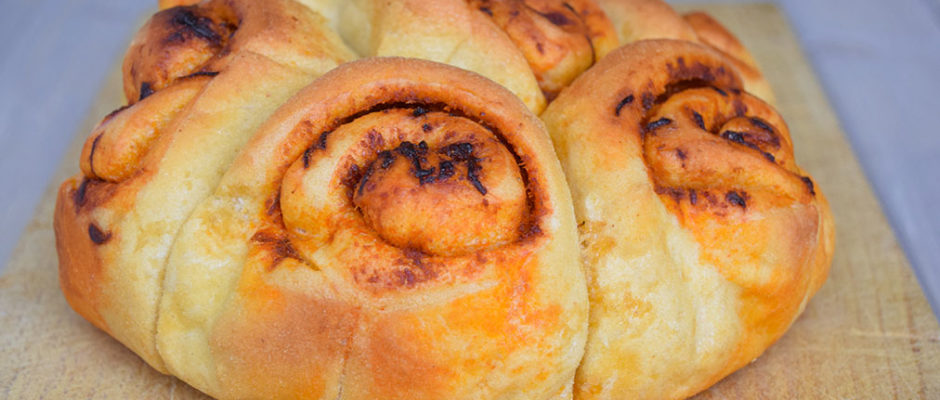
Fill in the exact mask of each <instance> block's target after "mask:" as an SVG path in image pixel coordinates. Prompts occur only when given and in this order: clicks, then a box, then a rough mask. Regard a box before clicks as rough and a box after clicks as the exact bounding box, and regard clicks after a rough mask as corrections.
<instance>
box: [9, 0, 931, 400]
mask: <svg viewBox="0 0 940 400" xmlns="http://www.w3.org/2000/svg"><path fill="white" fill-rule="evenodd" d="M700 8H704V9H705V10H707V11H709V12H711V13H712V14H713V15H715V16H716V17H717V18H718V19H719V20H721V21H723V22H725V23H726V24H727V25H728V26H729V27H730V28H731V30H732V31H734V32H736V33H737V34H738V35H739V36H741V37H742V40H743V41H744V42H745V44H746V45H747V46H748V47H749V48H750V49H751V50H752V52H753V53H754V55H755V58H756V59H757V60H758V62H759V63H760V64H761V66H762V67H763V69H764V71H765V72H766V74H767V76H768V78H769V80H770V82H771V83H772V85H773V86H774V89H775V91H776V94H777V100H778V105H779V108H780V109H781V111H782V113H783V115H784V117H785V118H786V119H787V121H788V122H789V124H790V128H791V131H792V132H793V136H794V141H795V142H796V147H797V149H796V150H797V158H798V159H799V161H800V162H801V164H802V165H803V166H804V167H805V168H806V169H807V170H809V172H810V173H812V175H813V176H814V177H816V179H817V180H818V182H819V185H820V187H821V188H822V189H823V190H824V191H825V192H826V194H827V195H828V196H829V199H830V201H831V202H832V207H833V211H834V213H835V218H836V224H837V228H838V237H837V246H836V255H835V261H834V264H833V266H832V272H831V274H830V277H829V281H828V282H827V283H826V285H825V286H824V287H823V289H822V290H821V291H820V292H819V294H818V295H817V296H816V298H815V299H814V300H813V301H812V302H811V303H810V304H809V306H808V307H807V309H806V311H805V313H804V314H803V316H802V317H800V319H799V320H798V321H797V322H796V323H795V324H794V326H793V327H792V329H791V330H790V332H788V333H787V334H786V335H785V336H784V337H783V339H781V340H780V341H779V342H778V343H777V344H776V345H775V346H773V347H771V348H770V349H769V350H768V351H767V352H766V353H765V354H764V355H763V356H762V357H761V358H759V359H758V360H757V361H756V362H754V363H753V364H751V365H749V366H748V367H746V368H744V369H742V370H740V371H738V372H737V373H735V374H734V375H732V376H730V377H728V378H727V379H725V380H724V381H722V382H720V383H719V384H717V385H716V386H715V387H713V388H712V389H710V390H709V391H707V392H705V393H703V394H701V395H700V397H701V398H705V399H709V398H730V399H738V398H770V399H780V398H801V399H805V398H878V399H882V398H901V399H913V398H940V327H938V324H937V320H936V319H935V317H934V315H933V314H932V313H931V310H930V308H929V306H928V305H927V302H926V300H925V298H924V295H923V293H922V292H921V289H920V287H919V286H918V284H917V281H916V280H915V278H914V276H913V274H912V271H911V269H910V266H909V265H908V262H907V260H906V259H905V257H904V254H903V252H902V251H901V249H900V248H899V246H898V243H897V241H896V240H895V238H894V236H893V234H892V232H891V229H890V228H889V226H888V224H887V222H886V220H885V217H884V215H883V214H882V212H881V209H880V207H879V205H878V203H877V201H876V200H875V197H874V196H873V194H872V191H871V188H870V187H869V184H868V182H867V181H866V180H865V177H864V176H863V174H862V172H861V169H860V168H859V165H858V162H857V160H856V159H855V157H854V155H853V154H852V151H851V149H850V147H849V145H848V143H847V142H846V140H845V137H844V135H843V134H842V132H841V130H840V128H839V125H838V122H837V121H836V118H835V117H834V115H833V112H832V109H831V108H830V106H829V105H828V104H827V102H826V99H825V96H824V95H823V93H822V91H821V90H820V88H819V85H818V83H817V81H816V79H815V77H814V76H813V74H812V71H811V69H810V68H809V66H808V64H807V62H806V59H805V57H804V56H803V53H802V52H801V50H800V48H799V46H798V45H797V42H796V40H795V38H794V36H793V34H792V32H791V31H790V30H789V27H788V25H787V23H786V21H785V20H784V19H783V17H782V16H781V15H780V13H779V12H778V11H777V10H776V9H775V8H774V7H773V6H771V5H767V4H754V5H714V6H707V7H700ZM683 9H689V8H688V7H683ZM118 76H119V75H118V74H117V72H116V71H115V73H114V74H113V78H112V79H111V80H110V82H109V83H108V85H107V86H106V87H105V88H103V89H102V94H101V96H100V99H99V101H98V102H97V103H96V105H95V106H94V108H93V110H92V111H91V114H90V116H89V119H88V121H87V122H86V124H85V126H83V127H81V128H80V129H79V131H78V132H77V134H76V138H75V140H74V143H73V144H72V146H71V150H70V152H69V153H68V154H67V156H66V157H65V159H64V161H63V163H62V165H61V167H60V169H59V172H58V173H57V175H56V176H55V178H54V180H53V182H52V183H51V184H50V186H49V188H48V190H47V191H46V194H45V196H44V198H43V200H42V202H41V203H40V204H39V206H38V208H37V212H36V215H35V217H34V218H33V220H32V222H31V223H30V225H29V226H27V228H26V231H25V233H24V234H23V237H22V238H21V240H20V242H19V244H18V246H17V248H16V250H15V252H14V255H13V257H12V258H11V259H10V264H9V265H8V266H7V267H6V269H5V273H4V275H3V276H2V277H0V326H2V328H0V396H2V397H4V398H11V399H38V398H45V399H73V398H96V399H127V398H185V399H193V398H203V397H204V396H203V395H201V394H200V393H199V392H197V391H195V390H194V389H192V388H190V387H189V386H187V385H186V384H185V383H182V382H180V381H179V380H177V379H175V378H171V377H167V376H163V375H160V374H159V373H157V372H155V371H154V370H152V369H151V368H149V367H148V366H147V365H146V364H145V363H143V362H142V361H141V360H140V359H138V358H137V357H136V356H135V355H134V354H133V353H131V352H130V351H129V350H127V349H125V348H124V347H123V346H121V345H120V344H119V343H118V342H117V341H115V340H113V339H111V338H110V337H109V336H107V335H106V334H104V333H102V332H100V331H98V330H96V329H95V328H93V327H92V326H91V325H90V324H89V323H87V322H85V321H84V320H83V319H81V318H80V317H79V316H78V315H76V314H75V313H74V312H72V310H71V309H69V307H68V305H67V304H66V302H65V299H64V298H63V297H62V294H61V292H60V291H59V287H58V280H57V278H58V275H57V259H56V255H55V247H54V246H55V245H54V238H53V232H52V210H53V203H54V200H55V196H54V194H55V188H56V187H57V186H58V184H59V182H61V181H62V180H63V179H65V178H66V176H68V175H71V174H73V173H75V172H76V171H77V169H78V161H77V160H78V152H79V150H80V144H81V143H82V142H83V141H84V139H85V137H86V135H87V133H88V132H89V131H90V130H91V127H92V125H93V124H94V123H96V122H97V121H98V120H99V119H100V118H101V117H102V116H104V115H105V114H107V113H108V112H109V111H111V110H112V109H114V108H116V107H117V106H118V105H120V103H121V98H120V86H119V85H120V84H119V81H120V79H119V78H118Z"/></svg>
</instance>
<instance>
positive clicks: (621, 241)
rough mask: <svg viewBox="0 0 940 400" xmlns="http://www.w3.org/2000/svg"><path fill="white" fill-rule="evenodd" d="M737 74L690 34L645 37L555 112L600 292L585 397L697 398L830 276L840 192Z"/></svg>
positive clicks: (754, 353) (594, 285) (781, 327)
mask: <svg viewBox="0 0 940 400" xmlns="http://www.w3.org/2000/svg"><path fill="white" fill-rule="evenodd" d="M735 71H736V70H735V69H734V68H733V67H732V66H731V65H730V64H729V63H728V62H727V59H726V58H725V57H722V56H721V55H720V54H719V53H717V52H716V51H714V50H711V49H709V48H707V47H704V46H701V45H697V44H694V43H691V42H684V41H672V40H651V41H640V42H635V43H633V44H630V45H627V46H624V47H622V48H620V49H617V50H616V51H614V52H612V53H611V54H609V55H608V56H607V58H605V59H603V60H601V62H599V63H598V64H596V65H595V66H594V67H592V68H591V69H590V70H589V71H588V72H586V73H585V74H583V75H582V76H581V77H579V78H578V79H577V80H575V82H574V83H572V85H571V86H569V87H568V89H566V90H565V91H564V92H563V93H562V94H561V96H559V97H558V99H556V100H555V102H553V103H552V104H550V105H549V107H548V109H547V110H546V111H545V113H543V115H542V118H543V120H544V121H545V123H546V126H547V127H548V129H549V132H550V134H551V135H552V139H553V141H554V143H555V148H556V151H557V152H558V156H559V158H560V159H561V163H562V167H563V168H564V170H565V173H566V175H567V178H568V183H569V185H570V187H571V192H572V197H573V203H574V207H575V215H576V218H577V219H578V226H579V232H580V237H581V244H582V259H583V262H584V267H585V271H586V273H587V280H588V290H589V294H590V303H591V316H590V328H589V334H588V344H587V348H586V350H585V357H584V359H583V360H582V362H581V366H580V368H579V370H578V375H577V381H576V383H575V393H574V394H575V398H578V399H625V398H650V399H656V398H684V397H687V396H691V395H693V394H695V393H697V392H699V391H701V390H703V389H705V388H707V387H708V386H710V385H712V384H714V383H715V382H717V381H718V380H720V379H721V378H723V377H725V376H726V375H728V374H730V373H731V372H733V371H734V370H736V369H738V368H740V367H742V366H743V365H745V364H747V363H748V362H750V361H752V360H754V359H755V358H756V357H758V356H759V355H760V354H761V353H762V352H763V351H764V350H765V349H766V348H767V347H768V346H769V345H770V344H771V343H773V342H774V341H775V340H777V338H779V337H780V336H781V335H782V334H783V332H784V331H786V329H787V328H788V327H789V326H790V324H791V323H792V322H793V320H794V319H795V318H796V317H797V316H798V315H799V313H800V312H801V311H802V310H803V307H804V306H805V305H806V302H807V301H808V300H809V298H810V297H811V296H812V295H813V294H814V293H815V292H816V290H817V289H818V288H819V286H820V285H821V284H822V282H823V281H824V280H825V277H826V274H827V272H828V268H829V264H830V261H831V257H832V250H833V225H832V216H831V214H830V212H829V207H828V204H827V202H826V199H825V197H824V196H823V194H822V192H821V191H820V189H819V188H818V187H817V186H816V185H815V182H814V181H813V179H812V178H811V177H809V176H808V175H807V174H806V173H805V172H804V171H802V170H801V169H800V168H799V167H798V166H797V165H796V163H795V161H794V158H793V147H792V143H791V141H790V136H789V132H788V131H787V126H786V124H785V123H784V122H783V120H782V119H781V118H780V116H779V115H778V114H777V113H776V111H774V110H773V109H772V108H771V107H770V106H769V105H767V104H766V103H765V102H763V101H761V100H759V99H757V98H756V97H753V96H751V95H749V94H747V93H745V92H743V91H742V90H741V88H742V86H741V78H740V77H739V76H738V74H737V73H736V72H735Z"/></svg>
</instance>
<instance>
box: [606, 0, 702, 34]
mask: <svg viewBox="0 0 940 400" xmlns="http://www.w3.org/2000/svg"><path fill="white" fill-rule="evenodd" d="M597 4H598V5H599V6H600V7H601V8H602V9H603V10H604V12H605V13H606V14H607V16H608V17H609V18H610V20H611V22H612V23H613V26H614V29H615V30H616V32H617V35H618V37H619V38H620V43H621V44H627V43H632V42H635V41H637V40H645V39H676V40H688V41H692V42H694V41H697V40H698V37H697V36H696V35H695V31H694V30H692V27H691V26H689V24H687V23H686V22H685V21H683V20H682V17H680V16H679V14H678V13H676V11H675V10H673V9H672V7H671V6H669V4H667V3H666V2H665V1H662V0H597Z"/></svg>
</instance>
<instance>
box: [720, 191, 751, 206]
mask: <svg viewBox="0 0 940 400" xmlns="http://www.w3.org/2000/svg"><path fill="white" fill-rule="evenodd" d="M747 197H748V196H747V193H744V192H741V193H738V192H734V191H731V192H728V193H727V194H726V195H725V200H728V202H729V203H731V204H733V205H736V206H738V207H741V208H747Z"/></svg>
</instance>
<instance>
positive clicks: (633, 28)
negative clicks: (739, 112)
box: [597, 0, 774, 104]
mask: <svg viewBox="0 0 940 400" xmlns="http://www.w3.org/2000/svg"><path fill="white" fill-rule="evenodd" d="M597 3H598V5H599V6H600V7H601V8H602V9H603V10H604V13H606V14H607V16H608V17H609V18H610V20H611V23H612V24H613V26H614V27H615V30H616V32H617V36H618V38H619V39H620V43H621V44H628V43H632V42H635V41H637V40H645V39H675V40H687V41H690V42H696V43H701V44H704V45H707V46H709V47H712V48H713V49H715V50H718V51H719V52H721V53H722V54H723V55H724V56H725V57H727V58H728V61H729V62H730V63H731V64H732V65H733V66H734V68H735V69H736V70H737V72H738V73H739V74H740V75H741V77H743V78H744V89H746V90H747V91H748V93H751V94H753V95H755V96H757V97H758V98H760V99H762V100H764V101H766V102H768V103H771V104H773V103H774V94H773V90H772V89H771V87H770V83H768V82H767V80H766V79H764V75H763V74H762V73H761V71H760V68H758V66H757V63H756V62H755V61H754V58H753V57H751V54H750V53H749V52H748V51H747V49H746V48H745V47H744V46H743V45H742V44H741V42H739V41H738V39H737V37H735V36H734V35H733V34H732V33H731V32H729V31H728V29H726V28H725V27H724V26H723V25H721V23H720V22H718V21H717V20H715V19H714V18H712V17H711V16H709V15H708V14H706V13H704V12H692V13H689V14H685V15H681V16H680V15H679V14H678V13H677V12H676V11H675V10H673V9H672V7H671V6H669V4H666V2H664V1H662V0H597Z"/></svg>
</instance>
